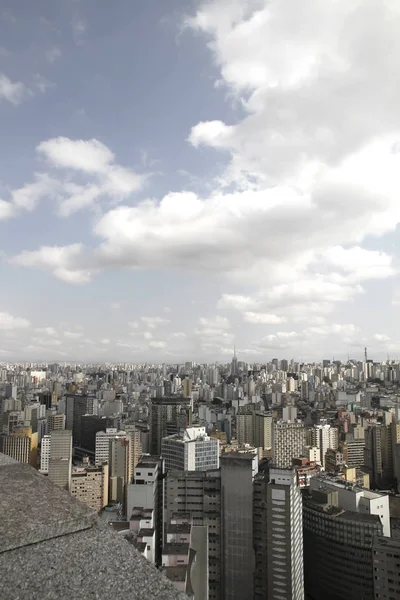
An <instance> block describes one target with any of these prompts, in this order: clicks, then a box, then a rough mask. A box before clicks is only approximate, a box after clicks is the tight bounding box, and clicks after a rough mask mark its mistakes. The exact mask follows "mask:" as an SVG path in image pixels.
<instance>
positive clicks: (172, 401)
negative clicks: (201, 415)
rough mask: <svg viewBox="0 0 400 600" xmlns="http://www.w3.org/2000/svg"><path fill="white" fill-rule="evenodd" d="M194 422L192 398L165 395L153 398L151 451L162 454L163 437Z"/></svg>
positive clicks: (156, 454) (157, 454)
mask: <svg viewBox="0 0 400 600" xmlns="http://www.w3.org/2000/svg"><path fill="white" fill-rule="evenodd" d="M191 424H192V410H191V400H190V398H184V397H183V396H163V397H160V398H152V399H151V406H150V453H151V454H152V455H153V456H160V455H161V441H162V439H163V438H165V437H167V436H169V435H174V434H175V433H179V431H180V430H181V429H185V428H186V427H188V426H190V425H191Z"/></svg>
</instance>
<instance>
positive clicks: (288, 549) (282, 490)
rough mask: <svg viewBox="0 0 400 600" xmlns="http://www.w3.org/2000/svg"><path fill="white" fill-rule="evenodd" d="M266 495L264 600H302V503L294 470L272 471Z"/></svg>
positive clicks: (273, 469)
mask: <svg viewBox="0 0 400 600" xmlns="http://www.w3.org/2000/svg"><path fill="white" fill-rule="evenodd" d="M265 493H266V517H267V540H266V556H265V558H266V561H265V564H264V569H265V570H266V580H267V593H266V594H265V596H264V598H274V599H275V598H276V599H277V600H303V599H304V576H303V523H302V500H301V492H300V486H299V485H298V481H297V475H296V471H295V469H293V468H289V469H277V468H271V469H270V471H269V482H268V484H267V485H266V486H265Z"/></svg>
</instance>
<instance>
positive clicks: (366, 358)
mask: <svg viewBox="0 0 400 600" xmlns="http://www.w3.org/2000/svg"><path fill="white" fill-rule="evenodd" d="M364 356H365V362H367V360H368V353H367V346H365V348H364Z"/></svg>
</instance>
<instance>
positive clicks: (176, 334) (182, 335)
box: [171, 331, 187, 339]
mask: <svg viewBox="0 0 400 600" xmlns="http://www.w3.org/2000/svg"><path fill="white" fill-rule="evenodd" d="M171 337H173V338H181V339H183V338H185V337H187V336H186V333H184V332H183V331H175V332H174V333H173V334H172V335H171Z"/></svg>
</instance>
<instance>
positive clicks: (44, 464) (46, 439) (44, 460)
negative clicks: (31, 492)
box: [40, 435, 51, 473]
mask: <svg viewBox="0 0 400 600" xmlns="http://www.w3.org/2000/svg"><path fill="white" fill-rule="evenodd" d="M50 445H51V436H50V435H44V436H43V437H42V445H41V447H40V471H41V472H42V473H48V472H49V462H50Z"/></svg>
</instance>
